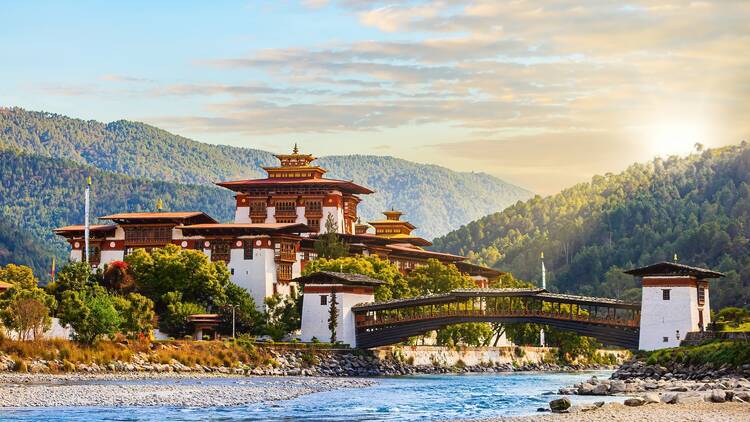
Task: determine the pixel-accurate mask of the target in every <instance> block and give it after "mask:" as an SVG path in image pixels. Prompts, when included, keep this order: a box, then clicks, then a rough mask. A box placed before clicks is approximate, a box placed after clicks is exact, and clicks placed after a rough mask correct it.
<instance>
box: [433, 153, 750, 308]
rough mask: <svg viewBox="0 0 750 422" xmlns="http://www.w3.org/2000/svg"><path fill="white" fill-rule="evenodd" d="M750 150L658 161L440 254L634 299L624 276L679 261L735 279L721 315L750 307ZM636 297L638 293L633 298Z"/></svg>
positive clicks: (600, 180)
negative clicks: (541, 258) (626, 272)
mask: <svg viewBox="0 0 750 422" xmlns="http://www.w3.org/2000/svg"><path fill="white" fill-rule="evenodd" d="M748 239H750V147H748V145H747V144H746V143H743V144H742V145H738V146H733V147H727V148H722V149H715V150H707V151H704V152H702V153H700V154H693V155H691V156H689V157H687V158H677V157H673V158H670V159H667V160H662V159H656V160H654V161H653V162H650V163H647V164H636V165H633V166H631V167H630V168H628V169H627V170H626V171H625V172H623V173H621V174H616V175H612V174H608V175H605V176H597V177H595V178H594V179H593V180H592V181H591V182H590V183H583V184H579V185H576V186H574V187H572V188H570V189H566V190H564V191H562V192H561V193H559V194H557V195H553V196H550V197H547V198H540V197H535V198H533V199H531V200H529V201H526V202H523V203H519V204H516V205H514V206H512V207H509V208H507V209H505V210H504V211H502V212H498V213H495V214H492V215H489V216H486V217H484V218H481V219H479V220H477V221H475V222H472V223H470V224H468V225H466V226H464V227H461V228H460V229H459V230H456V231H454V232H452V233H450V234H448V235H446V236H444V237H441V238H439V239H436V241H435V246H434V248H435V249H440V250H445V251H448V252H454V253H461V254H471V255H472V257H473V259H474V260H475V261H476V262H479V263H483V264H487V265H491V266H494V267H497V268H500V269H503V270H506V271H511V272H512V273H513V274H514V275H515V276H516V277H519V278H522V279H527V280H535V281H538V280H539V273H540V270H539V267H540V262H539V254H540V252H542V251H544V255H545V263H546V266H547V269H548V270H549V275H550V277H549V279H548V280H549V281H548V285H550V286H551V289H554V290H559V291H563V292H577V293H583V294H596V295H605V296H612V297H627V298H631V299H632V298H634V296H636V294H637V293H638V290H633V289H634V288H636V287H637V284H636V281H635V280H634V279H633V278H632V277H630V276H625V275H623V274H621V273H620V269H621V268H626V267H632V266H635V265H645V264H650V263H653V262H655V261H660V260H671V259H672V258H673V256H674V254H675V253H676V254H677V255H678V259H679V262H681V263H686V264H692V265H700V266H708V267H710V268H713V269H717V270H719V271H722V272H725V273H726V274H727V277H726V278H724V279H720V280H717V281H716V282H715V283H713V285H712V288H711V295H712V298H711V300H712V308H718V307H722V306H728V305H743V306H747V305H748V304H750V245H748ZM629 289H630V290H629Z"/></svg>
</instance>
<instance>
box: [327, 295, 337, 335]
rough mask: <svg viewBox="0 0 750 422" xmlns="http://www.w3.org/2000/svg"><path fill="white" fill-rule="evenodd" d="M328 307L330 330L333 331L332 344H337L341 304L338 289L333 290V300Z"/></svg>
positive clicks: (331, 299)
mask: <svg viewBox="0 0 750 422" xmlns="http://www.w3.org/2000/svg"><path fill="white" fill-rule="evenodd" d="M329 302H330V303H329V305H328V329H329V330H331V343H336V327H338V321H339V302H338V299H337V298H336V289H333V290H331V298H330V300H329Z"/></svg>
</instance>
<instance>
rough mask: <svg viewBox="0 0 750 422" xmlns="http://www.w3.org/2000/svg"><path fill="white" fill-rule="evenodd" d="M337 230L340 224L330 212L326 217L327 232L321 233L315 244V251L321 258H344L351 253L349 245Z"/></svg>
mask: <svg viewBox="0 0 750 422" xmlns="http://www.w3.org/2000/svg"><path fill="white" fill-rule="evenodd" d="M337 230H338V224H336V222H335V221H334V220H333V215H332V214H331V213H328V217H327V218H326V232H325V233H324V234H322V235H320V237H319V238H318V241H317V242H315V245H314V247H315V253H316V254H317V255H318V256H319V257H320V258H326V259H336V258H342V257H344V256H346V255H347V254H348V253H349V245H347V244H346V243H345V242H344V241H343V240H341V238H340V237H339V235H338V234H337V233H336V231H337Z"/></svg>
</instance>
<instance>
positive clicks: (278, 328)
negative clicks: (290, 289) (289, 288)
mask: <svg viewBox="0 0 750 422" xmlns="http://www.w3.org/2000/svg"><path fill="white" fill-rule="evenodd" d="M265 305H266V312H265V314H264V316H263V317H264V324H263V333H264V334H266V335H269V336H271V338H273V339H274V341H280V340H281V339H282V338H283V337H284V336H285V335H287V334H289V333H291V332H294V331H296V330H299V329H300V325H301V311H302V297H301V296H297V297H289V296H285V297H282V296H281V295H278V294H275V295H273V296H270V297H267V298H266V299H265Z"/></svg>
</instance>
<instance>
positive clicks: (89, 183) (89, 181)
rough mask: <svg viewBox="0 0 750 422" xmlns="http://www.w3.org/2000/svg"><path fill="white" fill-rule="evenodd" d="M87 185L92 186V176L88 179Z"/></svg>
mask: <svg viewBox="0 0 750 422" xmlns="http://www.w3.org/2000/svg"><path fill="white" fill-rule="evenodd" d="M86 184H87V185H89V186H91V176H89V177H87V178H86Z"/></svg>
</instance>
